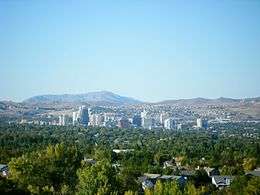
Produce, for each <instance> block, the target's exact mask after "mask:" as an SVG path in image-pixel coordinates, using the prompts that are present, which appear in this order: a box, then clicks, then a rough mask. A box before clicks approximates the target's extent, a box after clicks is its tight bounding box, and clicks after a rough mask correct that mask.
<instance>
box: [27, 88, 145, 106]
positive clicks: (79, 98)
mask: <svg viewBox="0 0 260 195" xmlns="http://www.w3.org/2000/svg"><path fill="white" fill-rule="evenodd" d="M53 102H59V103H65V102H72V103H74V102H82V103H90V102H91V103H95V102H100V103H101V102H103V103H110V104H121V105H128V104H139V103H142V102H141V101H139V100H136V99H134V98H131V97H125V96H121V95H118V94H115V93H112V92H109V91H98V92H89V93H84V94H63V95H39V96H34V97H31V98H29V99H26V100H24V101H23V103H29V104H38V103H53Z"/></svg>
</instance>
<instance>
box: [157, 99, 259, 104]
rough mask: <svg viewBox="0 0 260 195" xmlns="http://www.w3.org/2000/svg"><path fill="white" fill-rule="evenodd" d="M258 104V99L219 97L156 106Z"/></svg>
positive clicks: (171, 101)
mask: <svg viewBox="0 0 260 195" xmlns="http://www.w3.org/2000/svg"><path fill="white" fill-rule="evenodd" d="M252 102H260V97H256V98H243V99H233V98H225V97H220V98H217V99H207V98H201V97H199V98H192V99H178V100H165V101H161V102H157V103H156V104H168V105H170V104H171V105H187V106H189V105H218V104H228V105H230V104H238V103H252Z"/></svg>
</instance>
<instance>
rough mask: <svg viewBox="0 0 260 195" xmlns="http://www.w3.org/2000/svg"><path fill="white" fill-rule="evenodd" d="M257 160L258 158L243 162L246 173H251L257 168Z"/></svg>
mask: <svg viewBox="0 0 260 195" xmlns="http://www.w3.org/2000/svg"><path fill="white" fill-rule="evenodd" d="M256 164H257V159H256V158H245V159H244V162H243V167H244V170H245V171H251V170H253V169H255V168H256Z"/></svg>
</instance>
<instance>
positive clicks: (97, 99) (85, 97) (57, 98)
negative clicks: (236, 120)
mask: <svg viewBox="0 0 260 195" xmlns="http://www.w3.org/2000/svg"><path fill="white" fill-rule="evenodd" d="M254 102H260V97H256V98H244V99H233V98H224V97H220V98H217V99H207V98H192V99H178V100H165V101H161V102H155V103H152V104H168V105H180V106H190V105H198V106H201V105H219V104H222V105H232V104H238V103H254ZM22 103H24V104H33V105H37V104H52V103H56V104H58V103H90V104H93V103H95V104H104V103H106V104H113V105H134V104H143V103H147V102H143V101H141V100H137V99H134V98H131V97H125V96H121V95H118V94H115V93H112V92H109V91H97V92H89V93H84V94H63V95H39V96H34V97H31V98H29V99H26V100H24V101H23V102H22Z"/></svg>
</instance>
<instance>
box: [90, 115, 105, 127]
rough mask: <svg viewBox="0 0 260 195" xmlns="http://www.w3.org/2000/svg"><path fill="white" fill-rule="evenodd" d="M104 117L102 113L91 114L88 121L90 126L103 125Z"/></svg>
mask: <svg viewBox="0 0 260 195" xmlns="http://www.w3.org/2000/svg"><path fill="white" fill-rule="evenodd" d="M103 122H104V117H103V115H102V114H91V115H90V116H89V123H90V125H91V126H103Z"/></svg>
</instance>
